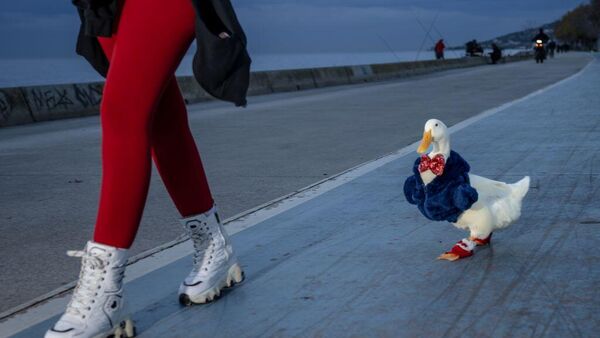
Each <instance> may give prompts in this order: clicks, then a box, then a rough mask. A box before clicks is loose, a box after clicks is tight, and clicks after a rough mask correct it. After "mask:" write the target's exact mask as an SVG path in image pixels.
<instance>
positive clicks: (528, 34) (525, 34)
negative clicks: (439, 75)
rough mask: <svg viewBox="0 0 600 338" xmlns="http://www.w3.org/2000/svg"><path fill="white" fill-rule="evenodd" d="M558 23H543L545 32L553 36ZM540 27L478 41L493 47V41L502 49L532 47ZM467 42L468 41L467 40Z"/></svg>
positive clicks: (482, 44) (455, 47)
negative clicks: (532, 40)
mask: <svg viewBox="0 0 600 338" xmlns="http://www.w3.org/2000/svg"><path fill="white" fill-rule="evenodd" d="M557 24H558V21H554V22H551V23H547V24H545V25H542V26H541V27H542V28H544V32H545V33H546V34H548V35H549V36H550V37H551V38H552V37H553V36H554V28H555V27H556V25H557ZM539 29H540V27H536V28H530V29H525V30H522V31H519V32H514V33H509V34H506V35H502V36H499V37H497V38H494V39H491V40H486V41H478V43H479V44H480V45H481V46H482V47H483V48H491V46H492V43H495V44H497V45H498V46H499V47H500V48H502V49H507V48H509V49H521V48H531V44H532V42H531V39H533V37H534V36H535V35H536V34H537V32H538V30H539ZM465 43H467V41H465ZM464 48H465V46H464V45H462V46H454V47H452V48H451V49H464Z"/></svg>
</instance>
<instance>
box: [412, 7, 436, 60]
mask: <svg viewBox="0 0 600 338" xmlns="http://www.w3.org/2000/svg"><path fill="white" fill-rule="evenodd" d="M439 15H440V12H439V11H438V12H437V13H436V14H435V17H434V18H433V21H432V22H431V26H429V30H427V32H426V33H425V37H424V38H423V41H422V42H421V47H419V51H418V52H417V57H416V59H415V61H418V60H419V56H420V55H421V50H423V46H424V45H425V41H426V40H427V38H428V37H429V38H431V37H430V36H429V33H430V32H431V30H432V29H433V25H434V24H435V22H436V21H437V18H438V16H439Z"/></svg>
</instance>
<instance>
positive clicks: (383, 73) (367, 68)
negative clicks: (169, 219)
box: [0, 54, 531, 127]
mask: <svg viewBox="0 0 600 338" xmlns="http://www.w3.org/2000/svg"><path fill="white" fill-rule="evenodd" d="M530 57H531V56H530V55H527V54H522V55H516V56H507V57H505V58H504V62H513V61H521V60H525V59H528V58H530ZM487 63H488V60H487V59H486V58H461V59H448V60H439V61H436V60H429V61H415V62H399V63H385V64H372V65H360V66H343V67H325V68H312V69H291V70H276V71H262V72H253V73H252V74H251V76H250V88H249V90H248V94H249V95H250V96H253V95H264V94H270V93H277V92H287V91H298V90H305V89H312V88H321V87H329V86H339V85H349V84H355V83H363V82H373V81H385V80H390V79H397V78H403V77H409V76H415V75H421V74H427V73H432V72H437V71H442V70H448V69H456V68H464V67H474V66H480V65H485V64H487ZM178 82H179V85H180V87H181V90H182V92H183V96H184V98H185V100H186V102H187V103H196V102H202V101H208V100H212V97H211V96H210V95H208V94H207V93H206V92H205V91H204V90H202V88H200V86H199V85H198V84H197V83H196V81H195V80H194V78H193V77H191V76H186V77H180V78H178ZM103 86H104V83H103V82H93V83H75V84H60V85H44V86H30V87H14V88H0V127H7V126H15V125H19V124H26V123H33V122H40V121H49V120H57V119H63V118H71V117H82V116H89V115H96V114H98V107H99V104H100V100H101V98H102V89H103Z"/></svg>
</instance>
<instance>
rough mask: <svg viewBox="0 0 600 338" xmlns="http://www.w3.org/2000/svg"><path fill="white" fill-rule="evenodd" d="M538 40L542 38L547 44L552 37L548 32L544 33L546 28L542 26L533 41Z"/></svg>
mask: <svg viewBox="0 0 600 338" xmlns="http://www.w3.org/2000/svg"><path fill="white" fill-rule="evenodd" d="M537 40H542V43H543V44H544V45H545V44H547V43H548V40H550V38H549V37H548V35H546V33H544V29H543V28H540V31H539V32H538V33H537V35H536V36H535V37H534V38H533V40H532V41H533V42H535V41H537Z"/></svg>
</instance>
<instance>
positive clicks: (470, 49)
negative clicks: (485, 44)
mask: <svg viewBox="0 0 600 338" xmlns="http://www.w3.org/2000/svg"><path fill="white" fill-rule="evenodd" d="M466 49H467V56H481V55H482V54H483V48H481V46H480V45H479V44H478V43H477V40H475V39H473V40H471V41H469V42H467V44H466Z"/></svg>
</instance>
